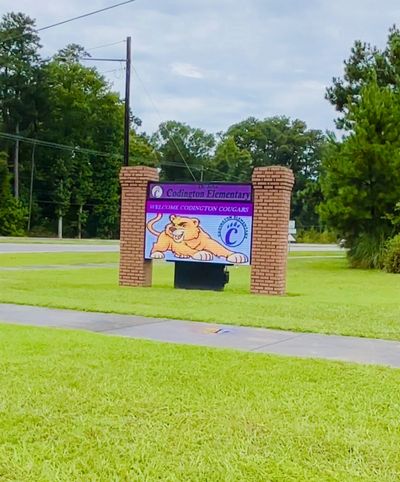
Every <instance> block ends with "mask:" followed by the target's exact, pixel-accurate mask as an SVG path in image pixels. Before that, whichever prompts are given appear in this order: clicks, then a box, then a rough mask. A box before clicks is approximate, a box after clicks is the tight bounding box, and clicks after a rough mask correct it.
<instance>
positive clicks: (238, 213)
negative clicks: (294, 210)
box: [145, 183, 253, 265]
mask: <svg viewBox="0 0 400 482" xmlns="http://www.w3.org/2000/svg"><path fill="white" fill-rule="evenodd" d="M252 220H253V202H252V187H251V185H250V184H172V183H149V188H148V196H147V201H146V237H145V258H146V259H165V260H167V261H185V260H186V261H199V262H208V263H220V264H242V265H249V264H250V253H251V234H252Z"/></svg>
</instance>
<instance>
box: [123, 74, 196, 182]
mask: <svg viewBox="0 0 400 482" xmlns="http://www.w3.org/2000/svg"><path fill="white" fill-rule="evenodd" d="M132 69H133V71H134V72H135V74H136V76H137V78H138V79H139V82H140V83H141V85H142V87H143V90H144V91H145V93H146V95H147V97H148V98H149V100H150V102H151V103H152V104H153V108H154V109H155V111H156V112H157V114H158V117H159V119H161V114H160V111H159V110H158V107H157V105H156V103H155V102H154V100H153V98H152V96H151V95H150V92H149V91H148V90H147V87H146V85H145V83H144V82H143V80H142V78H141V77H140V75H139V73H138V71H137V70H136V69H135V67H134V66H132ZM165 128H166V130H167V132H168V135H169V137H170V139H171V141H172V143H173V144H174V146H175V148H176V150H177V151H178V153H179V155H180V156H181V158H182V160H183V162H184V163H185V165H186V168H187V170H188V171H189V173H190V175H191V176H192V178H193V180H194V181H195V182H196V181H197V179H196V177H195V175H194V174H193V172H192V170H191V169H190V166H189V164H188V162H187V161H186V159H185V157H184V156H183V154H182V152H181V150H180V149H179V146H178V145H177V143H176V142H175V139H174V137H173V136H172V135H171V132H170V131H169V129H168V127H167V126H166V125H165ZM178 135H179V134H178ZM179 137H180V139H181V141H182V143H183V144H184V142H183V139H182V137H181V136H179Z"/></svg>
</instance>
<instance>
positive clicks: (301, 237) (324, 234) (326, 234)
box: [296, 228, 337, 244]
mask: <svg viewBox="0 0 400 482" xmlns="http://www.w3.org/2000/svg"><path fill="white" fill-rule="evenodd" d="M296 241H297V242H298V243H307V244H313V243H316V244H332V243H336V241H337V239H336V235H335V234H334V233H332V232H331V231H318V230H317V229H314V228H312V229H302V230H299V232H298V234H297V236H296Z"/></svg>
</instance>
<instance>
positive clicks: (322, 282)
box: [0, 253, 400, 339]
mask: <svg viewBox="0 0 400 482" xmlns="http://www.w3.org/2000/svg"><path fill="white" fill-rule="evenodd" d="M90 254H91V253H90ZM316 254H317V256H316V257H313V256H306V257H304V258H297V256H301V253H295V254H293V258H291V259H290V260H289V268H288V295H287V296H284V297H269V296H262V295H252V294H249V269H248V268H245V267H241V268H231V270H230V272H231V281H230V283H229V284H228V285H227V288H226V290H225V291H224V292H208V291H187V290H174V289H173V288H172V284H173V266H172V265H171V264H168V263H161V264H155V267H154V277H153V278H154V279H153V281H154V283H153V287H152V288H129V287H124V288H122V287H119V286H118V270H117V269H115V268H96V269H90V268H85V269H81V270H73V271H72V270H62V269H60V270H47V271H46V270H38V271H12V272H10V271H8V272H7V271H3V272H1V271H0V302H7V303H20V304H32V305H39V306H50V307H60V308H70V309H77V310H87V311H104V312H115V313H131V314H140V315H145V316H153V317H166V318H178V319H179V318H180V319H187V320H194V321H206V322H216V323H218V322H219V323H228V324H237V325H245V326H259V327H268V328H280V329H288V330H295V331H305V332H319V333H334V334H343V335H355V336H365V337H376V338H387V339H400V303H399V293H400V276H399V275H394V274H387V273H384V272H381V271H373V270H371V271H362V270H352V269H349V268H348V267H347V262H346V260H345V259H344V258H337V257H334V256H331V257H327V258H320V257H319V256H322V253H316ZM94 255H95V256H96V257H97V258H96V259H97V260H98V261H99V260H100V259H104V260H105V261H107V262H112V260H114V261H116V259H117V258H116V256H117V255H116V254H114V253H95V254H94ZM20 256H21V258H20V259H23V256H26V258H25V261H23V264H26V263H27V262H28V261H27V259H28V256H31V257H32V255H18V257H20ZM52 256H53V254H52V255H40V254H36V255H33V257H34V259H36V260H38V261H37V262H38V263H39V264H49V263H50V261H49V260H50V257H52ZM62 256H63V257H64V258H63V259H65V260H66V259H69V260H70V262H72V261H71V260H72V259H74V260H75V261H76V262H83V261H82V260H83V259H87V260H89V258H90V257H89V253H88V254H85V253H81V254H79V255H78V254H77V253H73V254H68V255H62ZM336 256H337V255H336ZM68 257H70V258H68ZM7 259H9V256H7V257H5V258H4V257H1V256H0V263H2V262H3V263H7V262H8V265H10V261H4V260H7ZM31 259H33V258H31ZM52 259H53V260H54V262H56V260H57V263H59V262H60V261H59V260H60V259H62V258H61V255H59V254H54V257H53V258H52ZM91 259H92V258H91ZM2 260H3V261H2ZM16 262H20V261H18V259H17V260H16ZM50 264H51V263H50Z"/></svg>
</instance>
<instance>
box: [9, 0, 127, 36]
mask: <svg viewBox="0 0 400 482" xmlns="http://www.w3.org/2000/svg"><path fill="white" fill-rule="evenodd" d="M135 1H136V0H125V1H124V2H120V3H115V4H113V5H109V6H108V7H104V8H99V9H98V10H93V11H91V12H88V13H84V14H82V15H77V16H76V17H72V18H68V19H66V20H61V21H60V22H56V23H52V24H50V25H46V26H45V27H40V28H37V29H34V30H35V31H36V32H42V31H44V30H49V29H51V28H54V27H58V26H59V25H64V24H66V23H70V22H74V21H75V20H80V19H81V18H86V17H90V16H92V15H96V14H97V13H101V12H106V11H107V10H111V9H113V8H116V7H121V6H122V5H127V4H128V3H133V2H135ZM28 34H30V32H24V33H22V34H19V35H15V36H12V37H8V38H6V39H4V40H2V41H1V43H6V42H9V41H10V40H15V39H17V38H20V37H24V36H25V35H28Z"/></svg>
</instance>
